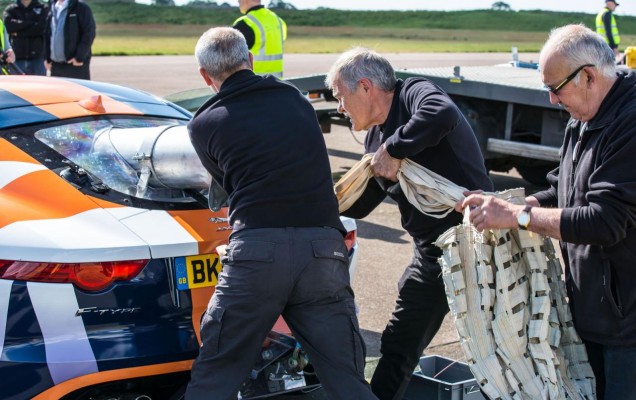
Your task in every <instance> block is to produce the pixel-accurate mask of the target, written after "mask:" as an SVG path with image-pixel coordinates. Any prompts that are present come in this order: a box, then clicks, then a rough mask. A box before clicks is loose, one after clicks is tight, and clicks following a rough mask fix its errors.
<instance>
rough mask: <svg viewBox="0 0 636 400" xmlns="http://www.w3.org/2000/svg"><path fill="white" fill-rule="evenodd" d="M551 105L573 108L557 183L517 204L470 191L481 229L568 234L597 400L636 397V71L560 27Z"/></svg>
mask: <svg viewBox="0 0 636 400" xmlns="http://www.w3.org/2000/svg"><path fill="white" fill-rule="evenodd" d="M539 69H540V71H541V79H542V80H543V82H544V83H545V84H546V89H547V90H548V91H549V93H550V102H551V103H552V104H560V105H562V106H563V108H565V109H566V110H567V111H568V112H569V113H570V116H571V118H570V121H569V122H568V125H567V127H566V130H565V137H564V141H563V146H562V148H561V161H560V164H559V167H558V168H557V169H555V170H554V171H552V172H550V173H549V174H548V182H549V183H550V186H551V187H550V188H549V189H548V190H545V191H543V192H539V193H536V194H534V195H532V196H529V197H527V198H526V205H525V206H519V205H514V204H511V203H508V202H506V201H502V200H498V199H495V198H494V197H491V196H483V195H481V194H470V195H469V196H468V197H467V198H466V199H465V200H464V201H463V202H460V204H458V206H457V210H458V211H459V210H460V209H461V208H463V207H465V206H471V207H472V209H471V212H470V219H471V221H472V222H473V224H474V225H475V227H476V228H477V229H479V230H484V229H489V228H515V227H517V226H520V227H522V228H524V229H528V230H530V231H533V232H537V233H540V234H543V235H546V236H550V237H553V238H556V239H559V240H560V241H561V252H562V254H563V261H564V264H565V267H566V268H565V272H566V274H565V278H566V287H567V289H568V297H569V301H570V307H571V309H572V315H573V321H574V326H575V328H576V330H577V331H578V333H579V335H580V336H581V338H582V339H583V341H584V343H585V346H586V348H587V353H588V357H589V361H590V364H591V366H592V369H593V370H594V375H595V376H596V388H597V390H596V395H597V399H600V400H602V399H607V400H614V399H636V364H635V363H634V360H636V290H634V288H635V287H636V268H635V265H634V258H635V257H636V169H635V168H634V154H636V127H635V126H634V119H635V118H636V75H635V74H634V72H633V71H632V72H629V73H619V74H617V72H616V66H615V61H614V53H613V51H612V49H611V48H610V47H609V46H608V45H607V43H606V42H605V41H604V40H603V38H602V37H600V36H599V35H597V34H596V33H594V32H593V31H591V30H590V29H588V28H586V27H585V26H583V25H567V26H564V27H561V28H557V29H554V30H553V31H552V32H551V34H550V37H549V38H548V40H547V42H546V43H545V45H544V46H543V49H542V50H541V54H540V56H539Z"/></svg>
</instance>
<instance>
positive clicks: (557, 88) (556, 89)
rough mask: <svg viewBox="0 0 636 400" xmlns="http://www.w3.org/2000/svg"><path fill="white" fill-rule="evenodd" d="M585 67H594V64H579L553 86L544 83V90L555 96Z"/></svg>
mask: <svg viewBox="0 0 636 400" xmlns="http://www.w3.org/2000/svg"><path fill="white" fill-rule="evenodd" d="M585 67H595V65H594V64H585V65H581V66H580V67H578V68H577V69H575V70H574V72H572V73H571V74H570V75H568V76H567V77H566V78H565V79H564V80H562V81H561V83H559V84H558V85H556V86H555V87H550V86H548V85H544V88H545V90H547V91H548V92H550V93H552V94H553V95H555V96H558V95H559V91H560V90H561V89H563V86H565V85H567V84H568V83H569V82H570V81H571V80H572V79H574V78H575V77H576V75H577V74H578V73H579V72H581V71H582V70H583V68H585Z"/></svg>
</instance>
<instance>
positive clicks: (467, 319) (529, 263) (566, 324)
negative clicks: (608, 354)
mask: <svg viewBox="0 0 636 400" xmlns="http://www.w3.org/2000/svg"><path fill="white" fill-rule="evenodd" d="M371 158H372V155H365V156H364V157H363V159H362V160H361V161H360V162H358V163H357V164H356V165H355V166H354V167H353V168H352V169H351V170H350V171H349V172H348V173H347V174H345V175H344V176H343V177H342V178H341V179H340V180H339V181H338V183H337V184H336V185H335V187H334V189H335V191H336V195H337V197H338V200H339V204H340V210H341V212H342V211H344V210H346V209H348V208H349V207H350V206H351V204H353V203H354V202H355V201H356V200H357V199H358V198H359V197H360V195H361V194H362V192H363V191H364V189H365V188H366V184H367V182H368V179H369V178H370V177H371V176H372V173H371V170H370V161H371ZM398 180H399V182H400V186H401V188H402V191H403V192H404V193H405V195H406V197H407V198H408V199H409V201H410V202H411V204H413V205H414V206H415V207H416V208H417V209H418V210H420V211H421V212H423V213H424V214H427V215H429V216H433V217H436V218H443V217H444V216H445V215H447V214H448V213H449V212H451V211H452V210H453V208H454V205H455V204H456V202H457V201H459V200H460V199H462V198H463V197H464V195H463V192H464V191H465V190H466V189H464V188H462V187H459V186H457V185H455V184H454V183H452V182H450V181H448V180H447V179H445V178H444V177H442V176H440V175H437V174H435V173H434V172H432V171H430V170H428V169H426V168H424V167H422V166H421V165H419V164H416V163H414V162H412V161H410V160H407V159H405V160H402V165H401V168H400V171H399V172H398ZM491 194H492V195H495V196H497V197H500V198H503V199H506V200H508V201H512V202H516V203H518V204H523V202H524V198H525V195H524V192H523V189H514V190H511V191H505V192H501V193H491ZM436 245H437V246H439V247H440V248H442V250H443V255H442V257H441V258H440V264H441V266H442V276H443V279H444V283H445V287H446V294H447V298H448V304H449V307H450V310H451V313H452V315H453V318H454V322H455V327H456V329H457V332H458V335H459V337H460V344H461V347H462V349H463V351H464V354H465V356H466V359H467V361H468V364H469V366H470V369H471V371H472V373H473V375H474V376H475V378H476V380H477V382H478V383H479V384H480V385H481V387H482V389H483V390H484V392H485V393H486V394H487V395H488V396H489V397H490V398H491V399H515V400H517V399H524V400H525V399H532V400H534V399H594V398H595V381H594V374H593V372H592V369H591V367H590V365H589V363H588V359H587V353H586V351H585V346H584V345H583V343H582V341H581V339H580V338H579V336H578V334H577V333H576V331H575V329H574V325H573V323H572V316H571V313H570V309H569V307H568V304H567V300H566V291H565V284H564V282H563V279H562V274H563V272H562V269H561V265H560V261H559V259H558V258H557V256H556V252H555V251H554V247H553V245H552V241H551V240H550V239H549V238H546V237H544V236H541V235H538V234H536V233H532V232H529V231H524V230H518V229H510V230H508V229H502V230H489V231H485V232H483V233H480V232H478V231H477V230H476V229H475V228H474V227H473V226H472V225H471V224H470V223H468V222H466V221H465V222H464V223H463V224H461V225H459V226H457V227H453V228H451V229H449V230H448V231H446V232H445V233H444V234H442V235H441V236H440V237H439V238H438V240H437V242H436Z"/></svg>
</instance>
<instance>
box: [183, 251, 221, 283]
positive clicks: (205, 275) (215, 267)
mask: <svg viewBox="0 0 636 400" xmlns="http://www.w3.org/2000/svg"><path fill="white" fill-rule="evenodd" d="M174 266H175V274H176V276H177V289H179V290H187V289H196V288H200V287H206V286H215V285H216V283H217V281H218V277H219V273H220V272H221V268H223V267H222V265H221V260H220V259H219V255H218V254H201V255H196V256H187V257H177V258H175V259H174Z"/></svg>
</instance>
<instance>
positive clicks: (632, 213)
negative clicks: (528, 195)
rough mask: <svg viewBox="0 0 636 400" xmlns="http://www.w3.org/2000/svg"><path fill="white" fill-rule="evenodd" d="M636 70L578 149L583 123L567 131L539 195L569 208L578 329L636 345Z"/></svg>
mask: <svg viewBox="0 0 636 400" xmlns="http://www.w3.org/2000/svg"><path fill="white" fill-rule="evenodd" d="M634 121H636V75H635V74H634V72H630V73H629V74H628V75H624V74H620V75H619V77H618V80H617V82H616V83H615V84H614V86H613V87H612V89H611V90H610V92H609V93H608V95H607V96H606V98H605V99H604V100H603V103H602V104H601V107H600V109H599V111H598V113H597V114H596V116H595V117H594V118H593V119H592V120H590V121H589V122H588V125H587V129H586V130H585V131H584V133H583V135H582V136H581V143H580V144H579V154H578V156H577V157H576V159H577V161H576V162H574V161H573V151H574V147H575V145H576V142H577V140H578V139H579V130H580V127H581V122H580V121H577V120H573V119H571V120H570V121H569V122H568V125H567V127H566V130H565V138H564V141H563V147H562V150H561V153H562V154H561V162H560V164H559V168H558V169H556V170H554V171H552V172H551V173H550V174H549V175H548V181H549V183H550V185H551V187H550V188H549V189H548V190H546V191H543V192H539V193H536V194H535V195H534V196H535V197H536V198H537V199H538V200H539V203H540V204H541V206H544V207H546V206H547V207H559V208H562V209H563V213H562V216H561V221H560V230H561V239H562V241H561V250H562V254H563V260H564V264H565V265H566V285H567V289H568V295H569V298H570V306H571V308H572V312H573V317H574V322H575V326H576V329H577V331H578V333H579V335H581V337H582V338H584V339H586V340H589V341H592V342H596V343H601V344H605V345H632V346H633V345H635V344H636V290H635V289H634V288H636V168H635V167H634V158H635V157H636V124H634Z"/></svg>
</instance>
